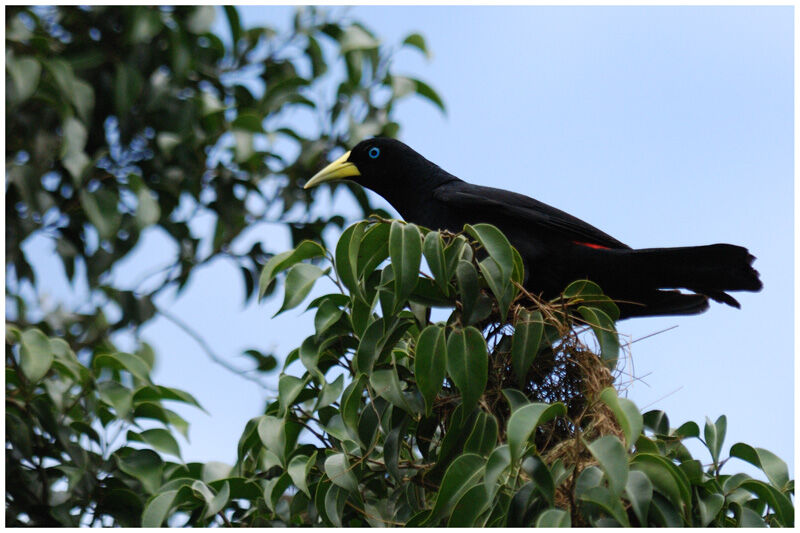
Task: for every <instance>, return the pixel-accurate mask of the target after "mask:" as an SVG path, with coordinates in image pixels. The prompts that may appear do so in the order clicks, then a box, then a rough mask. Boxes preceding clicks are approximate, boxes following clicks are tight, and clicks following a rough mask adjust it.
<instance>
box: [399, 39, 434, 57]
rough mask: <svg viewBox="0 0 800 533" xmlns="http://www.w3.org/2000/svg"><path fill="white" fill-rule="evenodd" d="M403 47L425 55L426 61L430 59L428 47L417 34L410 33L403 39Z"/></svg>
mask: <svg viewBox="0 0 800 533" xmlns="http://www.w3.org/2000/svg"><path fill="white" fill-rule="evenodd" d="M403 45H404V46H411V47H414V48H416V49H417V50H419V51H420V52H422V53H423V54H425V57H427V58H428V59H430V58H431V53H430V51H429V50H428V46H427V45H426V44H425V37H423V36H422V35H420V34H419V33H410V34H409V35H408V36H407V37H406V38H405V39H403Z"/></svg>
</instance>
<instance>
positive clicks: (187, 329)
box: [157, 308, 271, 390]
mask: <svg viewBox="0 0 800 533" xmlns="http://www.w3.org/2000/svg"><path fill="white" fill-rule="evenodd" d="M157 312H158V313H159V314H160V315H161V316H163V317H164V318H166V319H167V320H169V321H170V322H172V323H173V324H175V325H176V326H178V327H179V328H180V329H182V330H183V332H184V333H186V334H187V335H189V336H190V337H191V338H192V339H194V341H195V342H196V343H197V344H199V345H200V348H202V349H203V351H204V352H205V353H206V355H207V356H208V358H209V359H211V360H212V361H213V362H215V363H217V364H218V365H220V366H221V367H223V368H225V369H226V370H229V371H230V372H233V373H234V374H236V375H238V376H240V377H242V378H244V379H246V380H248V381H252V382H253V383H255V384H257V385H258V386H259V387H261V388H262V389H264V390H271V389H270V388H269V387H267V386H266V385H264V384H263V383H262V382H261V380H259V379H258V378H255V377H253V376H248V375H247V374H246V373H245V372H246V371H244V370H241V369H239V368H236V367H235V366H233V365H231V364H230V363H228V362H227V361H225V360H224V359H222V358H221V357H219V356H218V355H217V354H216V353H214V350H212V349H211V347H210V346H209V345H208V343H207V342H206V341H205V339H203V337H201V336H200V334H199V333H197V332H196V331H195V330H193V329H192V328H191V327H190V326H189V325H188V324H186V323H185V322H184V321H182V320H181V319H179V318H178V317H176V316H175V315H173V314H172V313H170V312H169V311H165V310H164V309H161V308H158V309H157Z"/></svg>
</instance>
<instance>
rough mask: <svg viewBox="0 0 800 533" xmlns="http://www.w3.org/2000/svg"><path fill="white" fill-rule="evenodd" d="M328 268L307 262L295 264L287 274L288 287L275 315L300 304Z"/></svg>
mask: <svg viewBox="0 0 800 533" xmlns="http://www.w3.org/2000/svg"><path fill="white" fill-rule="evenodd" d="M328 270H329V269H325V270H322V269H321V268H319V267H318V266H316V265H309V264H307V263H298V264H296V265H294V266H293V267H292V268H291V269H290V270H289V273H288V274H287V275H286V289H285V294H284V298H283V305H281V308H280V309H279V310H278V312H277V313H275V315H273V317H274V316H277V315H279V314H281V313H283V312H284V311H287V310H289V309H292V308H294V307H297V306H298V305H300V303H301V302H302V301H303V300H304V299H305V297H306V296H308V293H309V292H311V289H312V287H314V283H315V282H316V281H317V279H319V278H320V276H323V275H324V274H326V273H327V272H328Z"/></svg>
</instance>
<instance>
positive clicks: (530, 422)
mask: <svg viewBox="0 0 800 533" xmlns="http://www.w3.org/2000/svg"><path fill="white" fill-rule="evenodd" d="M564 414H566V408H565V407H564V404H562V403H554V404H546V403H538V402H537V403H531V404H528V405H524V406H522V407H520V408H518V409H517V410H516V411H514V412H513V413H511V417H510V418H509V419H508V427H507V430H506V434H507V438H508V447H509V450H510V451H511V459H512V460H513V461H514V462H516V461H519V460H520V458H521V457H522V452H523V451H525V446H526V445H527V443H528V440H529V439H530V438H531V436H532V435H533V433H534V431H535V430H536V428H537V427H538V426H540V425H541V424H544V423H545V422H548V421H549V420H551V419H553V418H554V417H556V416H561V415H564Z"/></svg>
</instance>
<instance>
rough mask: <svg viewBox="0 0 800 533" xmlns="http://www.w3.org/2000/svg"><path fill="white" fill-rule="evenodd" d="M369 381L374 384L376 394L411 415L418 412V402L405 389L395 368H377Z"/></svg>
mask: <svg viewBox="0 0 800 533" xmlns="http://www.w3.org/2000/svg"><path fill="white" fill-rule="evenodd" d="M369 383H370V385H372V388H373V389H375V394H377V395H378V396H380V397H381V398H385V399H386V400H388V401H389V403H391V404H392V405H394V406H397V407H399V408H400V409H402V410H404V411H406V412H407V413H409V414H411V415H414V414H416V413H417V411H418V410H417V409H416V407H417V405H415V403H416V402H414V401H413V399H412V398H411V397H410V396H409V393H406V392H404V391H403V389H402V386H401V385H400V379H399V378H398V376H397V371H396V370H395V369H394V368H383V369H381V370H375V371H374V372H373V373H372V374H371V375H370V376H369ZM419 407H421V406H419Z"/></svg>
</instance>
